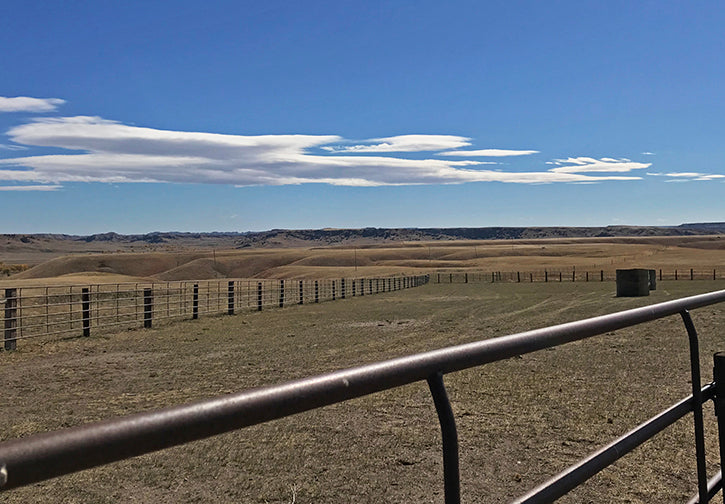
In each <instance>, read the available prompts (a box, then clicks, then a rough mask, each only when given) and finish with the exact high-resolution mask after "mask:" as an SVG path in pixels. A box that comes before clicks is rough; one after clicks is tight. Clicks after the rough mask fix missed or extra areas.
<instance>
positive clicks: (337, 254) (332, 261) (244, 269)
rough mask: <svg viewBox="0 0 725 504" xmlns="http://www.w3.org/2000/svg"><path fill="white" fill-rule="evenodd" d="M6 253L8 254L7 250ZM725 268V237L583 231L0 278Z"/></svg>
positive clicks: (215, 254)
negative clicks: (580, 235) (617, 235)
mask: <svg viewBox="0 0 725 504" xmlns="http://www.w3.org/2000/svg"><path fill="white" fill-rule="evenodd" d="M0 259H1V257H0ZM629 267H646V268H653V269H665V270H668V271H671V270H674V269H676V268H679V269H680V270H681V271H683V270H685V269H689V268H695V269H698V270H712V269H723V268H724V267H725V238H723V237H721V236H710V237H707V236H705V237H702V236H696V237H657V238H579V239H570V238H567V239H542V240H507V241H500V240H499V241H491V240H488V241H483V240H482V241H457V242H414V243H400V244H396V245H385V246H366V247H362V248H352V247H346V248H340V247H337V248H335V247H325V248H295V249H290V248H285V249H242V250H217V251H211V252H208V251H207V252H148V253H116V254H114V253H104V254H75V255H68V256H63V257H59V258H55V259H52V260H50V261H47V262H45V263H43V264H40V265H38V266H36V267H34V268H32V269H31V270H28V271H26V272H23V273H21V274H17V275H14V276H12V277H10V278H8V279H6V280H2V281H0V286H2V285H10V284H12V286H23V284H24V282H31V283H33V284H37V281H38V280H39V279H45V280H44V281H46V282H49V280H48V279H54V280H53V281H52V282H53V283H55V282H65V283H73V284H76V283H88V282H93V283H97V282H108V283H117V282H137V281H139V280H143V281H150V280H156V281H159V280H161V281H174V280H202V279H215V278H294V279H309V278H331V277H340V276H353V275H354V276H381V275H390V274H400V273H405V274H414V273H430V272H435V271H465V270H469V271H522V272H526V271H537V270H538V271H541V270H543V269H548V270H553V271H557V270H558V271H571V270H572V269H576V270H578V271H587V270H588V271H599V270H605V271H607V272H613V271H614V270H615V269H617V268H629Z"/></svg>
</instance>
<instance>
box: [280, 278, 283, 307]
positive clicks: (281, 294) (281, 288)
mask: <svg viewBox="0 0 725 504" xmlns="http://www.w3.org/2000/svg"><path fill="white" fill-rule="evenodd" d="M279 307H280V308H284V280H280V281H279Z"/></svg>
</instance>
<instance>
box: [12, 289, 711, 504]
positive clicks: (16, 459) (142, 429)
mask: <svg viewBox="0 0 725 504" xmlns="http://www.w3.org/2000/svg"><path fill="white" fill-rule="evenodd" d="M721 302H725V290H723V291H717V292H712V293H708V294H701V295H697V296H691V297H687V298H683V299H679V300H675V301H669V302H665V303H660V304H656V305H651V306H645V307H642V308H635V309H632V310H627V311H623V312H619V313H614V314H610V315H603V316H599V317H594V318H590V319H586V320H580V321H576V322H569V323H566V324H561V325H556V326H551V327H547V328H543V329H536V330H533V331H527V332H523V333H519V334H514V335H510V336H504V337H500V338H494V339H488V340H484V341H479V342H475V343H469V344H465V345H458V346H453V347H448V348H443V349H439V350H434V351H430V352H425V353H420V354H416V355H410V356H407V357H401V358H397V359H391V360H387V361H382V362H378V363H374V364H369V365H365V366H360V367H355V368H350V369H345V370H341V371H336V372H332V373H327V374H323V375H319V376H315V377H311V378H305V379H301V380H296V381H291V382H288V383H285V384H282V385H275V386H269V387H262V388H257V389H252V390H248V391H245V392H242V393H239V394H233V395H228V396H223V397H218V398H215V399H210V400H206V401H201V402H197V403H193V404H188V405H183V406H176V407H171V408H166V409H162V410H158V411H152V412H148V413H139V414H135V415H130V416H126V417H120V418H116V419H111V420H107V421H103V422H98V423H93V424H88V425H85V426H79V427H75V428H71V429H66V430H61V431H56V432H50V433H44V434H37V435H33V436H29V437H27V438H23V439H16V440H10V441H6V442H3V443H0V467H2V470H0V483H3V481H2V480H3V479H5V481H4V485H3V489H10V488H15V487H18V486H22V485H27V484H30V483H33V482H37V481H42V480H45V479H49V478H52V477H55V476H59V475H62V474H68V473H71V472H74V471H78V470H82V469H86V468H90V467H94V466H98V465H101V464H106V463H109V462H114V461H118V460H122V459H126V458H129V457H133V456H136V455H141V454H144V453H149V452H153V451H156V450H161V449H164V448H168V447H171V446H175V445H179V444H182V443H187V442H189V441H194V440H198V439H202V438H206V437H209V436H213V435H216V434H221V433H224V432H229V431H232V430H236V429H240V428H243V427H248V426H251V425H255V424H259V423H263V422H267V421H270V420H275V419H279V418H283V417H286V416H289V415H294V414H296V413H300V412H303V411H308V410H312V409H315V408H320V407H322V406H327V405H330V404H334V403H339V402H342V401H346V400H348V399H353V398H356V397H361V396H365V395H368V394H372V393H375V392H380V391H383V390H387V389H392V388H395V387H400V386H402V385H406V384H410V383H414V382H418V381H427V382H428V384H429V386H430V389H431V392H432V394H433V397H434V400H435V405H436V409H437V411H438V415H439V419H440V421H441V425H442V430H443V439H444V443H443V447H444V473H445V474H444V481H445V495H446V497H445V498H446V503H454V502H458V501H459V483H458V448H457V440H456V434H455V423H454V420H453V416H452V414H451V413H450V403H449V402H448V398H447V397H446V394H445V388H444V385H443V379H442V377H443V375H445V374H447V373H452V372H455V371H461V370H464V369H467V368H471V367H474V366H480V365H483V364H487V363H491V362H495V361H499V360H502V359H506V358H509V357H514V356H516V355H522V354H526V353H530V352H534V351H536V350H542V349H545V348H551V347H554V346H557V345H561V344H564V343H569V342H572V341H577V340H582V339H585V338H589V337H591V336H595V335H599V334H603V333H606V332H610V331H614V330H618V329H622V328H625V327H629V326H633V325H636V324H640V323H643V322H648V321H652V320H655V319H659V318H663V317H667V316H671V315H677V314H681V315H682V316H683V318H684V317H686V315H684V314H686V313H687V311H688V310H692V309H696V308H700V307H704V306H708V305H712V304H715V303H721ZM685 320H686V323H687V319H686V318H685ZM688 335H689V336H690V337H691V338H692V337H693V336H694V337H695V338H696V333H694V331H689V326H688ZM691 348H692V347H691ZM694 370H695V365H694V364H693V371H694ZM693 378H694V377H693ZM697 383H699V366H698V367H697ZM694 387H695V380H694V379H693V388H694ZM696 392H697V393H696V394H693V396H690V397H689V398H686V399H685V400H683V401H681V402H680V403H678V404H676V405H674V406H672V407H671V408H669V409H668V410H666V411H665V412H663V413H662V414H660V415H657V416H656V417H654V418H653V419H652V420H650V421H647V422H645V423H644V424H642V425H641V426H640V427H638V428H637V429H635V430H634V431H632V432H631V433H630V434H629V435H626V436H624V437H623V438H620V439H619V440H617V441H615V442H614V443H612V444H611V445H609V446H607V447H605V448H603V449H602V450H600V451H599V452H598V453H595V454H594V455H592V456H591V457H590V458H588V459H585V460H584V461H582V462H581V463H580V464H577V465H575V466H573V467H572V468H570V469H569V470H567V471H565V472H564V473H562V474H561V475H559V476H558V477H556V478H554V479H553V480H551V481H549V482H547V483H545V484H544V485H542V486H541V487H540V488H538V489H535V490H534V491H533V492H532V493H530V494H528V495H526V496H524V497H523V498H522V499H521V500H519V501H517V502H551V500H553V499H555V498H557V496H560V495H563V494H564V493H566V492H568V491H569V490H570V489H571V488H573V487H575V486H577V485H578V484H579V483H581V482H582V481H584V480H586V479H587V478H589V477H591V476H593V475H594V474H595V473H596V472H598V471H599V470H601V469H602V468H603V467H606V466H607V465H609V464H610V463H611V462H613V461H614V460H616V459H617V458H619V457H621V456H622V455H624V454H625V453H626V452H627V451H630V450H631V449H633V448H634V447H635V446H637V445H639V444H641V442H644V441H645V440H646V439H649V438H650V437H652V436H653V435H654V434H655V433H656V432H659V431H660V430H661V429H663V428H665V427H666V426H668V425H670V424H671V423H673V422H674V421H676V420H677V419H679V418H680V417H682V416H683V415H685V414H687V413H688V412H690V411H696V410H697V409H698V408H701V407H702V404H701V403H702V401H703V400H708V399H710V398H712V397H713V387H712V386H711V385H708V386H706V387H704V388H703V389H702V390H700V388H699V386H698V390H697V391H696ZM723 404H725V402H724V403H723ZM696 429H697V427H696ZM698 452H699V450H698ZM700 456H701V454H700V453H698V458H699V457H700ZM702 457H703V464H702V466H703V467H704V453H703V454H702ZM699 466H700V463H699V462H698V467H699ZM3 475H5V477H4V478H3ZM698 478H699V480H700V484H699V489H700V490H699V491H700V502H707V500H708V499H709V494H710V493H713V494H714V492H715V491H716V490H713V488H719V485H720V484H721V483H720V482H719V481H717V480H716V479H714V481H711V482H710V484H708V482H707V478H706V475H705V474H698ZM703 482H704V483H703Z"/></svg>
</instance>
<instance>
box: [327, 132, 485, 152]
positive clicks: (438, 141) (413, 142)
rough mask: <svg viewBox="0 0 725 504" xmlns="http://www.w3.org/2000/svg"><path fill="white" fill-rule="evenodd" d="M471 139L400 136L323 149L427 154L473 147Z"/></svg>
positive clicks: (440, 136) (331, 150)
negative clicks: (428, 152) (468, 146)
mask: <svg viewBox="0 0 725 504" xmlns="http://www.w3.org/2000/svg"><path fill="white" fill-rule="evenodd" d="M470 140H471V139H470V138H466V137H460V136H454V135H399V136H393V137H386V138H373V139H371V140H367V142H375V143H371V144H357V145H337V146H326V147H322V148H323V149H324V150H326V151H328V152H347V153H351V152H356V153H366V152H427V151H436V150H442V149H457V148H459V147H465V146H467V145H471V142H470Z"/></svg>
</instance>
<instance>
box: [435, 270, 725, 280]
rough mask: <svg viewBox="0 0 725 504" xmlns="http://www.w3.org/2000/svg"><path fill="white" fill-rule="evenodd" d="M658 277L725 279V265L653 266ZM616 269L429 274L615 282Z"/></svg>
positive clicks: (442, 277) (437, 275)
mask: <svg viewBox="0 0 725 504" xmlns="http://www.w3.org/2000/svg"><path fill="white" fill-rule="evenodd" d="M655 272H656V275H657V279H658V280H725V268H722V267H721V268H719V269H718V268H705V269H703V268H700V269H695V268H675V269H670V270H665V269H662V268H660V269H656V270H655ZM616 274H617V272H616V270H615V269H608V270H605V269H598V270H577V269H576V268H571V269H568V270H562V269H541V270H527V271H438V272H435V273H432V274H431V281H432V282H433V283H481V282H491V283H495V282H509V283H511V282H517V283H524V282H526V283H533V282H544V283H546V282H610V281H611V282H614V281H615V280H616V278H617V277H616Z"/></svg>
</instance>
